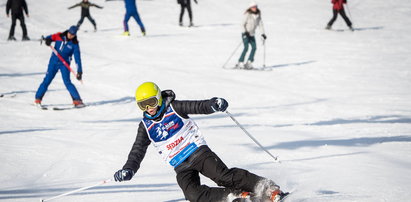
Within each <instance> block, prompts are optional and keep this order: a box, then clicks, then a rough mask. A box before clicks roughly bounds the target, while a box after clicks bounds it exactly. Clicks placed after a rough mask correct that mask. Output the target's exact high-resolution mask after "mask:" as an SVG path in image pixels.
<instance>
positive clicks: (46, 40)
mask: <svg viewBox="0 0 411 202" xmlns="http://www.w3.org/2000/svg"><path fill="white" fill-rule="evenodd" d="M44 41H45V42H46V45H47V46H50V45H51V42H52V40H51V39H50V38H44Z"/></svg>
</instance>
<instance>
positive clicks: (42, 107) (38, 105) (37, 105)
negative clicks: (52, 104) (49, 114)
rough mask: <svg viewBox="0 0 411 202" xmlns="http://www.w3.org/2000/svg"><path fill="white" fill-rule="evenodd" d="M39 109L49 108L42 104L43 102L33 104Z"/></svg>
mask: <svg viewBox="0 0 411 202" xmlns="http://www.w3.org/2000/svg"><path fill="white" fill-rule="evenodd" d="M33 105H34V106H35V107H36V108H37V109H41V110H48V109H49V108H47V107H46V106H44V105H42V104H33Z"/></svg>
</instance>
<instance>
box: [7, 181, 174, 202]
mask: <svg viewBox="0 0 411 202" xmlns="http://www.w3.org/2000/svg"><path fill="white" fill-rule="evenodd" d="M174 186H176V184H174V183H165V184H141V185H109V186H104V185H103V186H100V187H94V188H90V189H87V190H85V191H83V192H80V193H75V194H72V195H90V194H111V193H136V192H174V191H176V190H175V189H171V187H174ZM177 187H178V186H177ZM78 188H79V187H70V188H41V189H34V188H33V189H12V190H1V191H0V200H2V199H18V198H41V197H43V198H44V197H53V196H56V195H60V194H62V193H66V192H69V191H72V190H76V189H78Z"/></svg>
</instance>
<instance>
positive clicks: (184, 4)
mask: <svg viewBox="0 0 411 202" xmlns="http://www.w3.org/2000/svg"><path fill="white" fill-rule="evenodd" d="M180 6H181V11H180V23H182V22H183V16H184V11H185V9H187V12H188V17H189V18H190V22H193V12H192V11H191V0H183V1H182V2H181V3H180Z"/></svg>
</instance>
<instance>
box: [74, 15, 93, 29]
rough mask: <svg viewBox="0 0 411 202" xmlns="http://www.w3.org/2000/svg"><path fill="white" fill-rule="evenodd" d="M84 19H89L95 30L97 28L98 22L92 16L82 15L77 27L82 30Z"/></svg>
mask: <svg viewBox="0 0 411 202" xmlns="http://www.w3.org/2000/svg"><path fill="white" fill-rule="evenodd" d="M84 18H88V20H90V22H91V24H93V26H94V28H96V21H94V19H93V18H92V17H91V15H81V18H80V20H79V21H78V22H77V27H78V28H80V26H81V24H83V21H84Z"/></svg>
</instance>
